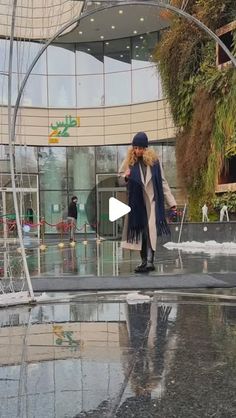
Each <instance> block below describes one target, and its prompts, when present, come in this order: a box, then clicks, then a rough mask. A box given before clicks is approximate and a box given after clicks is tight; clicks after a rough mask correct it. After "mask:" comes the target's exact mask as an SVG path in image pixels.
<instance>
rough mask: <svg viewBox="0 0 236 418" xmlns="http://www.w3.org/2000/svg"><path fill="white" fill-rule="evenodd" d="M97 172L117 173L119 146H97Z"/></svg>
mask: <svg viewBox="0 0 236 418" xmlns="http://www.w3.org/2000/svg"><path fill="white" fill-rule="evenodd" d="M96 163H97V173H117V147H116V146H101V147H96Z"/></svg>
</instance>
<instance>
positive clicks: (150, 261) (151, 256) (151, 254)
mask: <svg viewBox="0 0 236 418" xmlns="http://www.w3.org/2000/svg"><path fill="white" fill-rule="evenodd" d="M154 254H155V252H154V251H153V250H152V249H151V248H148V256H147V264H146V269H147V271H154V270H155V266H154Z"/></svg>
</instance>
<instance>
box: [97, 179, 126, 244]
mask: <svg viewBox="0 0 236 418" xmlns="http://www.w3.org/2000/svg"><path fill="white" fill-rule="evenodd" d="M98 176H102V181H101V179H100V181H99V177H97V225H98V227H97V231H98V235H99V236H101V237H105V238H110V239H118V238H121V234H122V228H123V222H124V218H120V219H118V220H117V221H115V222H110V221H109V199H110V197H114V198H115V199H118V200H121V201H122V202H124V203H125V196H126V188H125V187H119V186H118V185H117V182H116V180H117V175H113V176H112V175H110V174H109V175H104V174H102V175H98ZM105 176H106V178H105V179H104V177H105Z"/></svg>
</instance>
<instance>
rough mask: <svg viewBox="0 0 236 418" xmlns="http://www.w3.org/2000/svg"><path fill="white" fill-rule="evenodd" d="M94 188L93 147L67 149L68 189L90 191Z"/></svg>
mask: <svg viewBox="0 0 236 418" xmlns="http://www.w3.org/2000/svg"><path fill="white" fill-rule="evenodd" d="M94 186H95V155H94V147H70V148H69V149H68V187H69V189H71V190H75V189H77V190H78V189H85V190H88V189H92V188H93V187H94Z"/></svg>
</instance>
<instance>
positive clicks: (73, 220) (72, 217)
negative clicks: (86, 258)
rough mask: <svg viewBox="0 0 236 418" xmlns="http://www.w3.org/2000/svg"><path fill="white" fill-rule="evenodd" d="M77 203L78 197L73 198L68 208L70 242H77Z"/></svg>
mask: <svg viewBox="0 0 236 418" xmlns="http://www.w3.org/2000/svg"><path fill="white" fill-rule="evenodd" d="M77 202H78V198H77V196H72V198H71V202H70V204H69V207H68V216H67V221H68V226H69V231H70V241H71V242H72V241H76V240H75V230H76V225H77V216H78V210H77Z"/></svg>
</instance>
